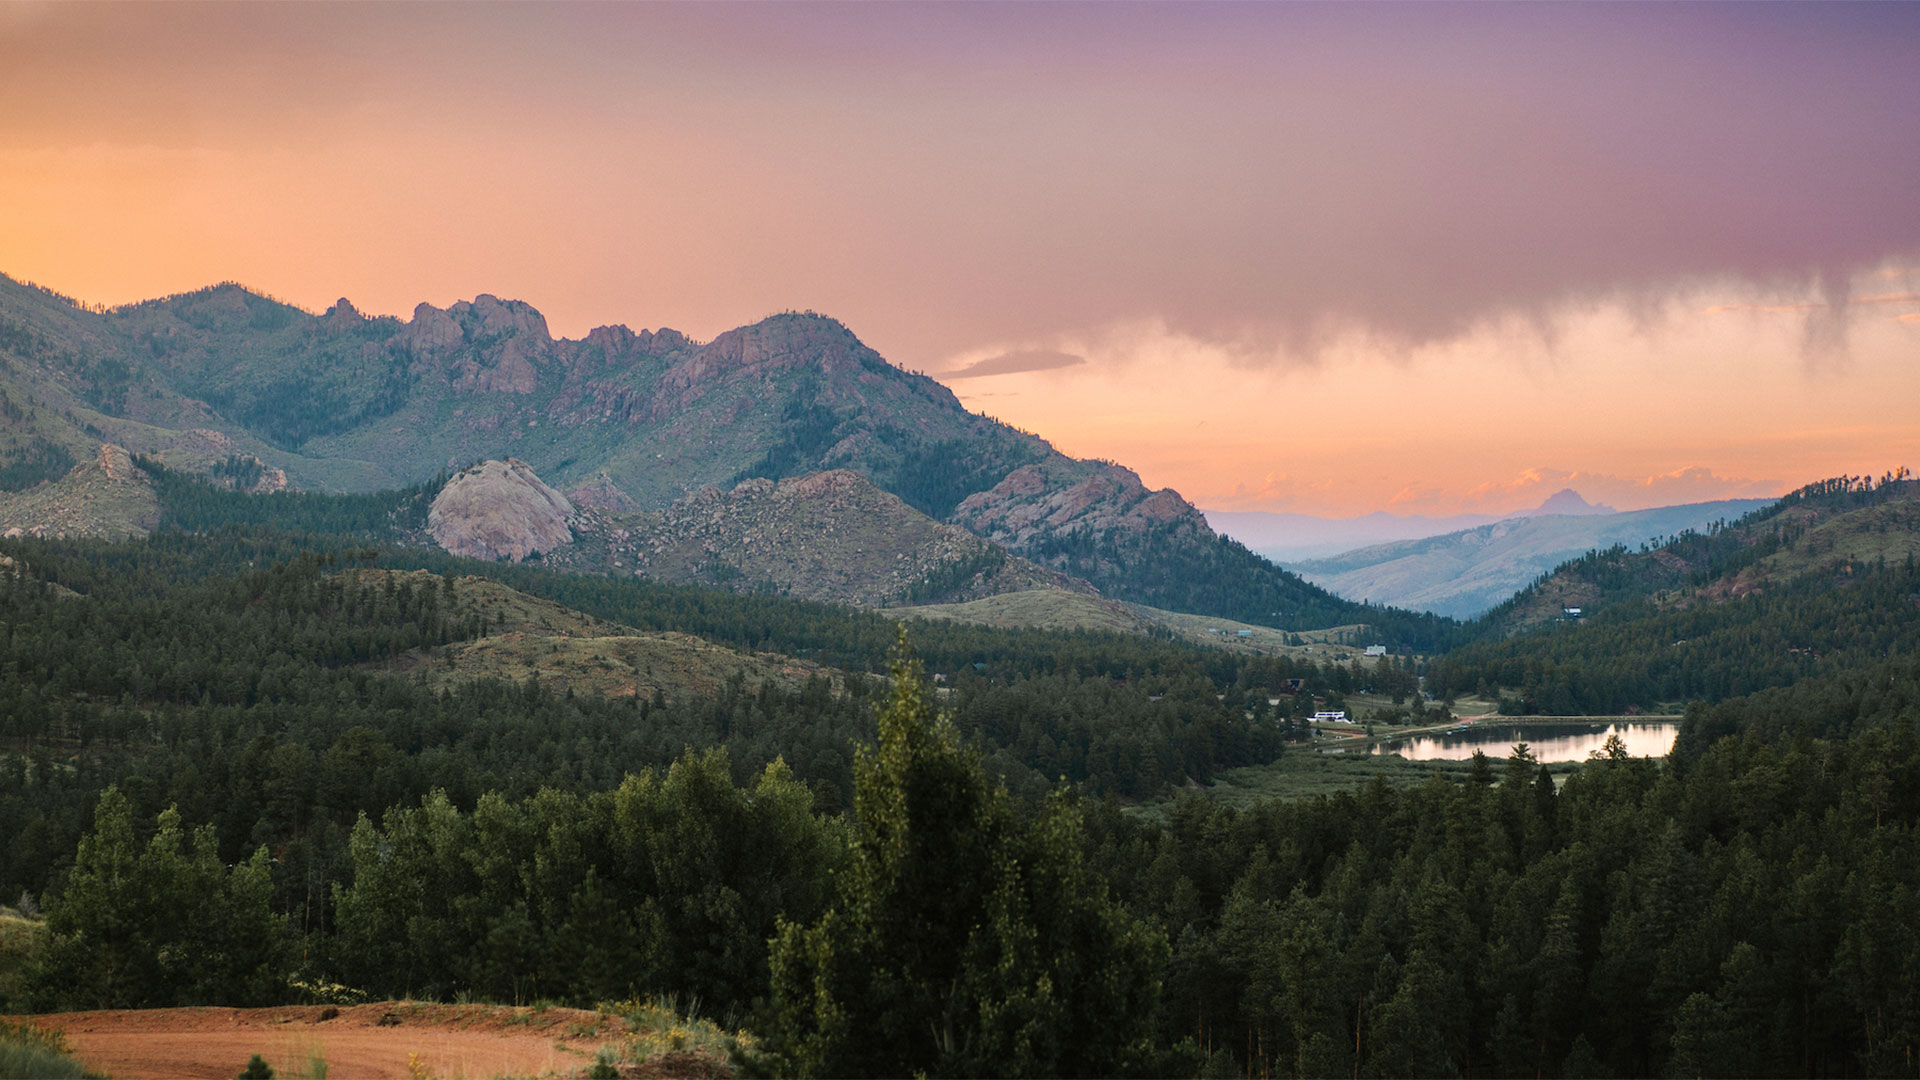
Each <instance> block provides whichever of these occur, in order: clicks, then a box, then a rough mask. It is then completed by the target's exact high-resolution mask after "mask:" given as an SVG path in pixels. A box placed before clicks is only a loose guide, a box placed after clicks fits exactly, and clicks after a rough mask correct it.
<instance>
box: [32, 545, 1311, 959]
mask: <svg viewBox="0 0 1920 1080" xmlns="http://www.w3.org/2000/svg"><path fill="white" fill-rule="evenodd" d="M0 546H4V547H5V549H6V550H7V552H8V554H9V555H10V557H12V558H14V559H15V560H16V562H17V564H18V566H24V567H25V570H24V571H23V572H19V573H9V574H5V575H0V770H4V773H5V777H6V780H7V783H6V784H4V785H0V855H4V858H0V895H6V896H15V895H18V894H19V893H20V892H21V891H22V890H25V891H28V892H31V893H38V892H40V891H42V890H44V889H46V888H48V887H49V885H50V884H51V883H52V882H54V881H55V880H56V879H57V877H58V875H59V873H60V870H61V867H62V866H63V865H64V860H66V859H68V858H70V856H71V853H72V852H73V850H74V845H75V843H76V841H77V840H78V838H79V836H80V835H81V832H82V830H83V829H84V828H85V826H86V821H87V817H88V814H89V813H90V812H91V809H92V807H93V803H94V800H95V798H96V796H97V794H98V793H99V792H100V791H101V790H103V789H104V788H106V787H108V786H117V787H118V788H119V789H120V790H121V791H123V792H124V793H125V794H126V796H127V798H128V799H129V800H131V804H132V806H133V809H134V811H135V812H136V813H137V814H140V815H143V816H144V817H146V818H147V819H151V818H152V817H153V815H155V814H157V813H159V812H160V811H161V810H163V809H165V808H166V807H168V806H176V807H178V808H179V810H180V812H181V813H182V814H183V815H184V819H185V820H186V821H188V822H190V823H193V824H194V825H196V826H198V825H208V826H211V827H212V828H213V829H214V835H215V838H216V842H217V850H218V852H219V854H220V856H221V857H222V858H224V859H226V860H228V861H233V860H237V859H241V858H243V857H245V856H246V854H247V853H248V852H250V851H251V850H253V849H254V848H255V847H257V846H258V845H260V844H268V845H269V846H270V847H271V848H272V850H273V852H274V855H275V857H276V859H277V860H278V861H277V863H276V865H277V866H280V867H282V868H289V869H287V872H286V873H283V874H281V875H279V876H277V877H276V890H277V892H276V903H277V904H279V905H280V908H281V910H288V911H292V910H298V911H299V912H300V913H301V914H300V923H301V925H302V927H303V928H313V927H323V926H326V925H327V924H328V923H329V920H330V919H331V917H332V915H331V908H330V906H329V905H330V902H331V901H330V893H329V885H330V883H331V882H333V881H336V880H340V879H341V878H342V876H343V875H344V874H345V873H346V866H347V861H346V860H347V851H348V835H347V834H348V831H349V830H350V829H351V827H352V825H353V822H354V820H355V818H356V816H357V815H358V814H360V813H369V814H374V815H378V814H380V813H382V812H384V811H385V810H387V809H388V808H390V807H393V806H397V805H413V804H416V803H418V802H419V800H420V799H421V798H423V797H425V796H426V795H428V794H429V793H430V792H432V791H434V790H436V789H437V790H441V791H444V792H445V793H446V794H447V796H448V798H449V799H451V800H452V802H453V803H454V804H455V805H457V806H460V807H463V808H470V807H473V806H475V805H477V803H478V802H479V800H480V799H481V798H482V797H483V796H485V795H487V794H488V793H496V794H498V795H500V796H501V797H504V798H508V799H520V798H526V797H531V796H533V795H534V794H536V793H537V792H539V791H541V790H542V789H548V788H550V789H554V790H558V791H566V792H573V793H589V792H595V791H606V790H611V789H613V788H616V787H618V786H619V784H620V783H621V782H622V778H623V777H624V776H626V775H627V774H629V773H632V774H639V773H642V772H644V771H645V770H647V769H649V768H654V769H664V768H666V767H668V766H669V765H670V764H671V763H672V762H674V761H675V760H677V759H678V758H679V757H680V756H681V755H682V754H683V753H684V752H685V751H686V750H687V749H688V748H690V747H691V748H711V747H716V746H721V745H725V746H726V747H727V748H728V749H729V752H730V756H729V760H730V762H731V764H732V767H733V769H734V770H735V779H737V780H740V781H741V782H745V781H746V780H747V779H749V778H750V777H752V776H754V775H757V774H758V773H759V772H760V771H761V770H763V769H764V768H765V767H766V766H767V765H768V764H770V763H771V762H773V761H775V760H776V759H780V760H784V761H785V762H786V763H787V767H788V768H789V769H790V770H791V772H792V773H793V775H794V776H795V778H796V781H797V782H800V783H803V784H805V785H806V786H807V789H808V790H809V791H811V792H812V793H813V798H814V799H815V801H816V803H817V804H818V806H819V808H820V809H822V810H823V811H838V810H840V809H842V808H843V807H844V806H845V805H846V800H847V797H848V793H849V792H851V790H852V763H853V747H854V745H855V744H856V742H858V741H861V740H864V739H868V738H871V736H872V733H873V703H872V701H871V700H869V697H868V694H869V687H871V686H872V685H874V684H873V683H872V681H871V680H868V679H865V678H847V679H844V680H839V684H840V685H839V686H838V687H837V688H836V687H834V686H832V685H829V683H828V681H827V680H825V679H816V680H814V681H813V682H812V683H811V684H809V685H807V686H805V687H802V688H800V689H797V690H794V691H781V690H777V689H774V688H772V687H763V688H761V689H759V690H757V691H751V690H748V689H747V688H746V687H745V686H743V685H740V684H737V683H736V684H732V685H728V686H726V687H723V688H722V689H721V690H720V691H719V692H718V693H715V694H712V695H709V696H704V697H696V696H691V695H689V696H686V697H684V698H676V699H675V700H672V701H668V700H665V699H664V698H661V697H655V698H653V699H651V700H643V699H636V698H631V697H629V698H623V699H607V698H601V697H596V696H584V695H583V696H575V695H573V694H571V693H555V692H553V691H551V690H549V689H547V688H545V687H542V686H540V685H539V684H538V683H537V682H532V681H529V682H523V683H511V682H495V681H479V682H473V683H468V684H464V685H458V686H455V687H452V688H450V689H445V690H436V689H433V688H431V687H429V686H428V685H426V684H425V683H424V682H423V681H420V680H416V679H413V678H408V677H401V676H396V675H387V674H382V673H381V672H380V670H379V667H380V665H382V664H383V663H385V662H387V661H390V660H392V659H394V658H395V657H398V656H401V655H402V654H407V653H411V652H414V651H415V650H432V649H434V648H436V647H438V646H440V645H444V644H446V643H449V642H454V641H461V640H468V639H471V638H473V637H475V636H477V635H480V634H483V633H485V632H487V630H488V629H489V626H488V620H487V618H486V616H485V614H484V612H481V611H478V610H475V609H474V608H473V607H471V606H469V605H466V604H464V603H463V602H462V596H461V592H460V590H461V589H462V588H463V586H461V585H460V584H459V583H458V582H457V581H456V579H455V578H454V577H453V576H452V575H451V574H448V575H444V576H438V577H430V578H425V579H424V580H425V582H426V583H427V584H419V585H416V584H415V583H414V581H413V580H409V577H417V576H403V575H381V576H377V577H369V578H362V577H361V576H359V575H356V574H346V573H340V572H339V571H340V570H341V568H343V567H345V566H348V565H350V564H355V563H358V562H364V561H366V560H369V559H372V558H374V557H376V556H377V554H378V553H377V552H376V551H374V550H372V549H343V550H341V551H339V552H326V553H312V552H302V551H301V550H300V548H299V546H298V544H297V542H295V541H292V540H289V539H286V538H262V537H259V536H253V535H249V534H243V533H238V532H225V533H221V534H217V535H216V536H213V537H204V538H194V537H185V536H180V535H177V534H174V535H158V536H156V537H154V538H152V539H149V540H147V541H142V542H136V543H128V544H70V545H58V544H50V543H41V542H29V541H17V542H11V543H8V544H5V545H0ZM275 559H285V560H286V561H282V562H277V563H276V562H274V561H273V560H275ZM249 562H256V563H259V564H261V568H259V569H254V570H247V571H244V572H241V573H237V574H226V575H223V574H221V573H219V572H217V571H218V570H220V569H222V568H225V567H230V566H232V565H234V564H238V565H240V566H245V565H246V564H247V563H249ZM549 577H556V576H555V575H549ZM562 580H571V579H562ZM584 580H592V579H584ZM54 583H58V587H56V585H55V584H54ZM641 591H642V592H643V593H644V592H645V591H646V590H645V589H642V590H641ZM672 595H676V596H677V595H679V593H678V592H674V593H673V594H672ZM717 595H719V596H725V594H717ZM735 599H739V598H735ZM669 610H670V609H669ZM723 610H724V609H723ZM629 613H631V612H629ZM655 614H656V615H657V616H659V617H660V619H661V621H666V622H668V623H669V624H670V620H667V619H666V614H665V613H664V612H658V611H656V612H655ZM966 640H968V641H973V640H987V641H992V648H990V649H985V650H981V651H980V653H979V654H980V655H983V656H986V657H987V658H989V659H990V660H992V661H993V663H992V664H991V665H988V666H986V667H984V668H982V669H980V670H976V669H974V668H973V667H972V666H971V665H970V664H968V665H964V666H962V667H961V668H960V669H959V671H960V673H959V674H956V675H955V676H953V682H952V683H951V684H950V685H953V686H954V687H955V689H954V690H953V692H952V694H951V696H950V698H949V699H948V700H949V701H950V702H951V704H952V706H953V709H954V713H955V716H956V721H957V723H958V724H959V726H960V729H961V730H962V731H963V732H965V733H966V735H967V736H968V737H969V738H970V739H971V740H974V741H975V742H977V743H978V745H979V746H980V747H981V748H982V752H983V753H986V754H988V755H989V756H990V759H991V762H992V767H993V769H994V771H995V773H996V775H997V776H999V777H1001V778H1002V779H1004V780H1005V781H1006V782H1007V783H1008V784H1009V785H1010V786H1011V787H1012V788H1013V789H1014V790H1015V791H1016V792H1020V793H1022V794H1023V795H1026V796H1029V797H1033V798H1038V797H1039V796H1040V795H1041V794H1042V793H1044V792H1045V791H1047V790H1049V789H1050V787H1051V786H1052V785H1053V784H1055V783H1057V782H1058V781H1059V780H1060V779H1061V778H1063V777H1064V778H1065V779H1066V780H1068V781H1069V782H1071V783H1076V784H1082V785H1085V786H1086V787H1087V788H1088V789H1089V790H1092V791H1095V792H1107V791H1112V792H1114V793H1116V794H1120V795H1124V796H1126V797H1129V798H1147V797H1152V796H1155V795H1157V794H1159V793H1161V792H1163V791H1165V790H1167V789H1169V788H1170V787H1172V786H1178V785H1183V784H1187V783H1195V782H1197V783H1205V782H1208V781H1210V780H1211V779H1212V777H1213V776H1214V775H1215V774H1216V773H1217V772H1218V771H1219V770H1222V769H1226V768H1232V767H1235V766H1239V765H1247V764H1255V763H1259V762H1263V761H1268V760H1271V759H1272V758H1273V757H1274V756H1275V755H1277V754H1279V753H1280V751H1281V738H1282V735H1281V732H1280V730H1279V729H1278V728H1277V726H1276V725H1274V724H1272V723H1270V722H1267V721H1265V720H1255V719H1250V718H1249V717H1248V716H1247V715H1246V712H1245V711H1244V709H1242V708H1240V707H1239V705H1240V701H1239V699H1234V701H1233V702H1232V703H1231V704H1230V703H1229V702H1227V701H1223V700H1221V698H1220V692H1219V691H1218V690H1217V689H1216V683H1215V682H1214V681H1213V679H1212V678H1211V677H1210V675H1209V672H1208V669H1207V667H1206V666H1205V664H1204V663H1203V662H1202V661H1203V660H1204V659H1206V655H1205V654H1204V653H1202V652H1201V651H1199V650H1184V651H1183V650H1176V649H1174V648H1173V647H1172V646H1169V645H1167V644H1165V643H1150V642H1144V641H1143V642H1142V644H1143V645H1146V646H1151V647H1152V649H1153V650H1154V651H1153V652H1151V653H1150V654H1148V656H1149V659H1147V660H1145V661H1142V662H1140V664H1139V669H1140V670H1139V671H1135V672H1134V673H1133V675H1132V677H1131V678H1129V677H1128V676H1127V675H1126V674H1122V675H1120V676H1118V677H1117V678H1115V677H1109V676H1106V675H1104V674H1102V671H1101V670H1100V669H1101V666H1102V665H1098V664H1094V663H1093V662H1092V661H1091V660H1090V659H1089V657H1090V656H1091V655H1092V654H1094V653H1096V652H1097V650H1098V644H1099V643H1098V642H1097V641H1090V640H1088V639H1086V638H1084V637H1082V636H1078V635H1062V636H1058V637H1055V638H1051V639H1049V638H1045V637H1036V636H1030V635H1015V636H1013V638H1012V640H1011V641H993V639H992V635H991V632H988V633H987V634H986V636H985V637H984V638H982V639H974V638H972V637H969V638H967V639H966ZM1048 646H1052V647H1055V648H1057V649H1059V650H1060V651H1059V652H1058V653H1057V654H1056V653H1049V652H1047V651H1046V648H1047V647H1048ZM1023 648H1024V649H1027V650H1029V651H1027V652H1024V653H1023V652H1022V651H1021V650H1022V649H1023ZM964 655H966V656H972V655H975V651H973V650H967V651H965V652H964ZM1176 656H1183V657H1184V661H1185V662H1184V664H1176V663H1174V662H1173V661H1174V658H1175V657H1176ZM1155 658H1157V659H1155ZM1115 662H1116V663H1118V664H1119V670H1120V671H1121V672H1123V673H1125V672H1127V671H1129V670H1130V669H1129V668H1127V667H1126V666H1125V665H1126V662H1127V661H1126V657H1125V656H1124V655H1123V656H1122V657H1120V658H1119V659H1118V660H1117V661H1115ZM983 663H984V661H983ZM1083 667H1084V668H1085V670H1082V669H1083ZM1252 670H1253V669H1246V670H1244V671H1242V670H1238V669H1236V670H1235V671H1234V673H1235V674H1246V673H1247V672H1250V671H1252ZM1286 670H1293V669H1292V668H1287V669H1286ZM1308 670H1309V671H1313V669H1308ZM1142 672H1144V674H1143V673H1142ZM1315 677H1316V678H1317V677H1318V673H1317V672H1315ZM1034 680H1038V681H1037V682H1033V681H1034ZM1030 682H1032V685H1029V683H1030ZM295 867H297V868H298V869H297V871H294V870H292V869H290V868H295Z"/></svg>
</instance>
